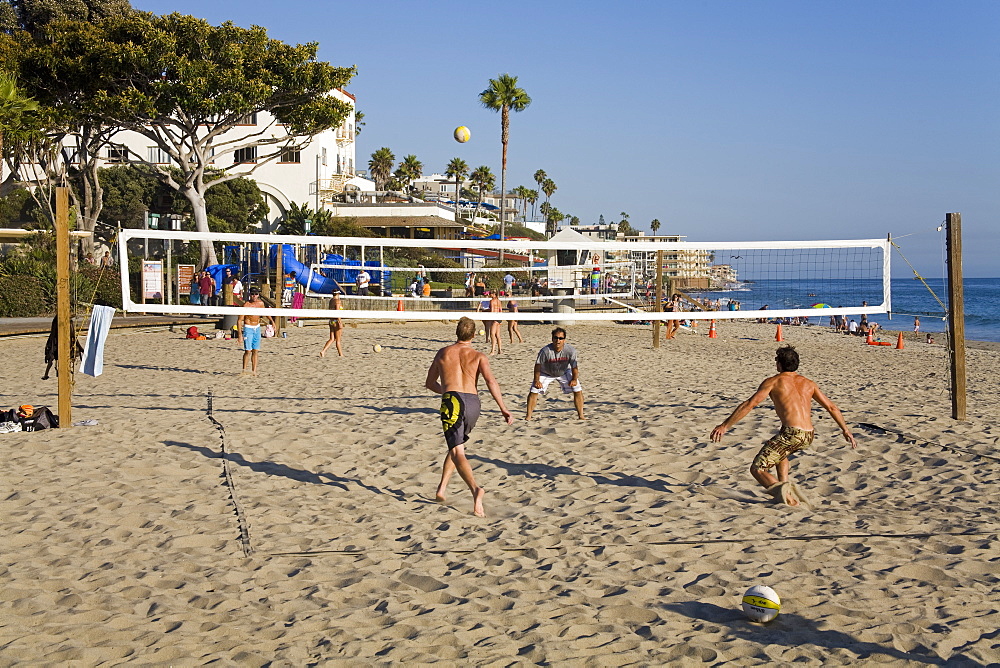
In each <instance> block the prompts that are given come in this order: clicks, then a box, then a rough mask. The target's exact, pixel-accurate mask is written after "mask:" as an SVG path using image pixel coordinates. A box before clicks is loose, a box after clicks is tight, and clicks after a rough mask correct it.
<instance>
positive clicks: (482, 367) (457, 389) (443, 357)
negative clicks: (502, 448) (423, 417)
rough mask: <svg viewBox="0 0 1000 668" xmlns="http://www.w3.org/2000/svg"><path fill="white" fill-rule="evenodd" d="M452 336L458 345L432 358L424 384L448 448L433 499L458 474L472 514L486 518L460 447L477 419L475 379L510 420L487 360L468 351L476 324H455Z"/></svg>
mask: <svg viewBox="0 0 1000 668" xmlns="http://www.w3.org/2000/svg"><path fill="white" fill-rule="evenodd" d="M455 336H456V338H457V339H458V341H456V342H455V343H453V344H451V345H450V346H446V347H444V348H442V349H441V350H439V351H438V353H437V355H435V356H434V361H433V362H432V363H431V367H430V369H428V370H427V380H426V382H425V383H424V386H425V387H427V389H428V390H430V391H431V392H436V393H437V394H440V395H441V426H442V427H444V440H445V442H446V443H447V444H448V454H447V455H445V458H444V468H443V470H442V471H441V482H440V484H438V488H437V495H436V498H437V500H438V501H441V502H443V501H444V500H445V499H446V498H447V496H446V495H447V491H448V481H449V480H450V479H451V476H452V475H453V474H454V473H455V471H458V475H459V476H461V478H462V480H464V481H465V484H466V485H468V486H469V491H470V492H472V512H473V513H474V514H475V515H477V516H479V517H486V511H485V510H483V497H484V496H485V495H486V490H484V489H483V488H482V487H480V486H479V485H477V484H476V479H475V477H473V475H472V466H470V465H469V460H468V459H466V458H465V445H464V444H465V442H466V441H468V440H469V434H470V433H471V432H472V429H473V427H475V426H476V420H478V419H479V394H478V388H477V385H478V382H479V376H482V377H483V380H485V381H486V387H487V388H488V389H489V391H490V394H491V395H493V400H494V401H496V402H497V406H498V407H499V408H500V413H501V415H503V418H504V420H506V421H507V424H511V423H513V422H514V416H513V415H511V414H510V411H508V410H507V407H506V406H505V405H504V403H503V396H502V395H501V394H500V384H499V383H497V380H496V378H494V377H493V371H491V370H490V360H489V358H488V357H487V356H486V355H484V354H483V353H481V352H478V351H477V350H475V349H474V348H473V347H472V339H473V338H475V336H476V321H475V320H472V319H471V318H462V319H461V320H459V321H458V326H457V327H456V328H455Z"/></svg>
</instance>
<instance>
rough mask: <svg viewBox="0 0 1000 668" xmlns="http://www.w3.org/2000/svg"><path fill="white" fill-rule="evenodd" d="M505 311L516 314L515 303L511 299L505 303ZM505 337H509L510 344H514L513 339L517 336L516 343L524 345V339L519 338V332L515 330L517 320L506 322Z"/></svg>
mask: <svg viewBox="0 0 1000 668" xmlns="http://www.w3.org/2000/svg"><path fill="white" fill-rule="evenodd" d="M507 310H508V311H510V312H511V313H517V312H518V310H517V301H516V300H514V299H511V300H510V301H509V302H507ZM507 336H509V337H510V342H511V343H514V337H515V336H517V342H518V343H524V339H522V338H521V330H519V329H518V328H517V320H508V321H507Z"/></svg>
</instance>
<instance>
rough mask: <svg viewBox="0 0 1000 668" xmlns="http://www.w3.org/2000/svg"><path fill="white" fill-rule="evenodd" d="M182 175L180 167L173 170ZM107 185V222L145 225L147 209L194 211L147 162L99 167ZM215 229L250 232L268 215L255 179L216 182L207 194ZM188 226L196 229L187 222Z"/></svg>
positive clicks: (104, 219) (104, 216)
mask: <svg viewBox="0 0 1000 668" xmlns="http://www.w3.org/2000/svg"><path fill="white" fill-rule="evenodd" d="M174 172H175V173H176V174H177V175H178V176H179V175H180V170H174ZM100 178H101V183H102V185H103V187H104V208H103V210H102V212H101V221H102V222H105V223H107V224H108V225H116V224H117V223H118V222H121V224H122V227H132V228H139V227H142V222H143V217H144V215H145V212H146V211H147V210H149V211H155V212H158V213H182V214H190V213H191V203H190V202H188V200H187V198H185V197H181V196H180V195H178V194H177V193H175V192H174V191H173V190H171V189H170V188H169V187H167V186H166V185H164V184H163V183H161V182H160V181H159V180H158V179H157V177H156V176H155V175H154V174H153V172H152V171H151V170H150V169H149V168H148V167H146V166H144V165H121V166H115V167H108V168H106V169H102V170H100ZM205 206H206V209H207V212H208V218H209V229H210V230H211V231H212V232H238V233H248V232H251V231H252V230H253V228H254V227H256V226H257V225H259V224H260V223H261V222H263V221H264V220H265V219H266V218H267V214H268V212H269V209H268V206H267V202H266V200H265V199H264V194H263V193H262V192H261V191H260V187H258V185H257V182H256V181H252V180H250V179H246V178H237V179H232V180H230V181H223V182H222V183H219V184H217V185H213V186H212V187H210V188H209V189H208V192H206V193H205ZM185 229H194V225H193V224H192V223H190V222H188V223H187V224H186V225H185Z"/></svg>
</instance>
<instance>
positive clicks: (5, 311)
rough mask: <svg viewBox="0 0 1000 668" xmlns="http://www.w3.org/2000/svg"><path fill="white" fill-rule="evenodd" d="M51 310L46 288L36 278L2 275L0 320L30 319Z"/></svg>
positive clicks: (0, 276) (0, 282) (0, 284)
mask: <svg viewBox="0 0 1000 668" xmlns="http://www.w3.org/2000/svg"><path fill="white" fill-rule="evenodd" d="M50 308H51V307H50V306H49V304H48V302H47V301H46V294H45V288H44V287H43V286H42V283H41V281H39V280H38V279H37V278H35V277H34V276H2V275H0V318H30V317H33V316H38V315H45V314H46V313H48V312H49V310H50Z"/></svg>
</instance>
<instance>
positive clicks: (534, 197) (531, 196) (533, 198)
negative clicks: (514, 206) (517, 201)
mask: <svg viewBox="0 0 1000 668" xmlns="http://www.w3.org/2000/svg"><path fill="white" fill-rule="evenodd" d="M524 201H525V202H527V203H529V204H531V217H532V218H534V217H535V204H536V203H537V202H538V191H537V190H529V191H528V195H527V197H525V199H524Z"/></svg>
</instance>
